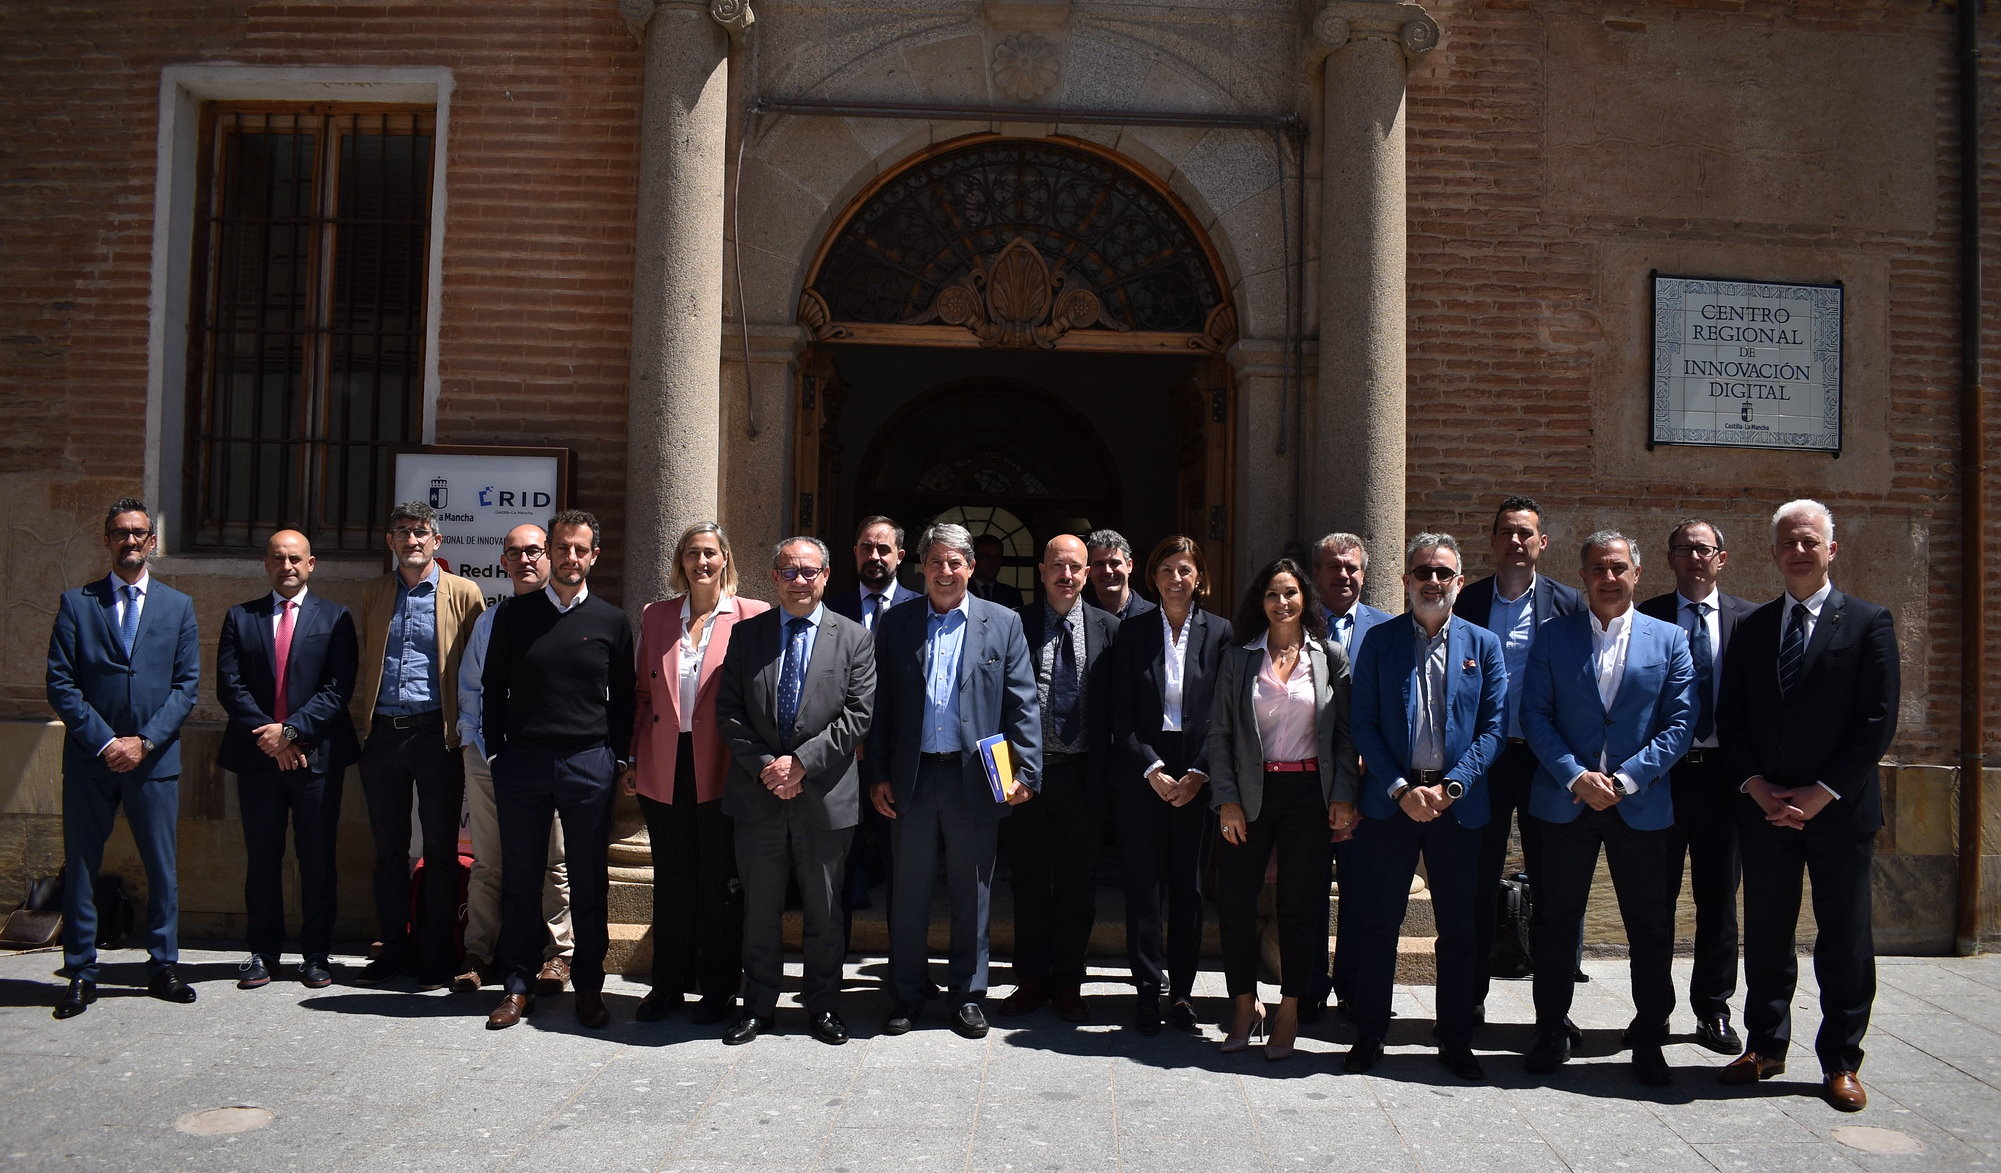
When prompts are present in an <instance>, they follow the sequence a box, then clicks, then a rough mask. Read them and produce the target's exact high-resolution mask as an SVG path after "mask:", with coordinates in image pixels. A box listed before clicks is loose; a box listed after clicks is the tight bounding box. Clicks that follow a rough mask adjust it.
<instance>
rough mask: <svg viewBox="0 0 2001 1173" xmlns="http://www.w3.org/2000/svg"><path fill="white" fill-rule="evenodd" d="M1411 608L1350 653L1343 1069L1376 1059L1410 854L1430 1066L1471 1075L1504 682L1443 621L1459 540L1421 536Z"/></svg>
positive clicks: (1491, 643)
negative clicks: (1348, 1012) (1428, 949)
mask: <svg viewBox="0 0 2001 1173" xmlns="http://www.w3.org/2000/svg"><path fill="white" fill-rule="evenodd" d="M1404 564H1405V566H1406V567H1407V568H1408V569H1407V570H1406V571H1405V573H1404V590H1405V593H1406V595H1407V597H1408V598H1409V600H1410V612H1409V614H1406V615H1399V616H1396V617H1394V618H1392V619H1390V620H1388V621H1386V622H1383V623H1379V624H1377V625H1376V627H1375V628H1374V630H1372V631H1370V632H1369V635H1368V637H1367V638H1366V639H1364V640H1363V641H1362V650H1361V652H1360V654H1359V655H1357V656H1356V657H1355V670H1354V700H1353V702H1352V709H1351V714H1352V720H1351V725H1352V726H1353V730H1354V737H1355V749H1356V750H1357V751H1358V752H1359V753H1360V754H1361V755H1362V763H1363V766H1364V774H1363V777H1362V801H1361V813H1362V823H1361V826H1360V827H1359V828H1357V830H1356V832H1355V841H1354V845H1353V846H1352V847H1350V848H1349V851H1350V852H1351V854H1359V856H1360V863H1361V867H1360V868H1359V869H1358V870H1359V871H1360V873H1361V876H1360V878H1361V880H1362V882H1361V883H1359V884H1357V885H1354V887H1355V888H1356V889H1357V892H1356V893H1355V894H1354V895H1356V896H1359V897H1360V899H1359V900H1354V901H1353V903H1352V904H1351V903H1350V900H1351V899H1352V897H1351V896H1350V894H1348V893H1345V892H1344V893H1343V897H1344V899H1343V901H1342V904H1343V907H1342V909H1341V915H1342V918H1343V919H1344V920H1345V919H1347V918H1348V917H1350V916H1357V915H1359V917H1360V920H1361V923H1360V924H1359V925H1357V926H1356V928H1355V930H1354V933H1353V935H1352V937H1351V939H1350V943H1351V949H1352V955H1353V963H1352V968H1353V969H1354V971H1355V972H1354V975H1353V981H1354V995H1353V996H1354V1001H1353V1017H1354V1019H1355V1025H1356V1029H1357V1031H1358V1032H1359V1033H1358V1034H1357V1036H1356V1039H1355V1045H1354V1047H1353V1048H1352V1049H1350V1050H1349V1052H1348V1057H1347V1059H1346V1060H1345V1062H1344V1063H1343V1066H1344V1067H1345V1068H1346V1069H1347V1070H1348V1071H1351V1072H1355V1073H1358V1074H1359V1073H1360V1072H1364V1071H1367V1070H1369V1069H1370V1068H1371V1067H1374V1066H1375V1065H1376V1062H1377V1061H1378V1060H1379V1059H1381V1058H1382V1056H1383V1036H1384V1035H1386V1034H1387V1033H1389V1026H1390V995H1391V992H1392V988H1393V986H1394V984H1395V981H1396V964H1397V958H1396V954H1397V929H1398V927H1399V926H1400V925H1402V924H1403V918H1404V911H1405V907H1406V905H1407V903H1408V901H1409V899H1410V878H1411V876H1412V874H1413V873H1414V872H1415V871H1416V870H1417V860H1418V856H1419V855H1420V854H1422V855H1423V857H1424V866H1425V872H1426V874H1427V875H1428V876H1429V877H1430V883H1431V905H1432V911H1433V913H1434V914H1435V916H1436V918H1437V921H1438V945H1437V950H1438V986H1437V990H1438V994H1437V1010H1436V1014H1437V1018H1436V1034H1437V1037H1438V1058H1439V1061H1440V1062H1442V1063H1443V1064H1445V1066H1446V1067H1447V1068H1448V1069H1449V1070H1451V1071H1452V1073H1453V1074H1454V1075H1457V1076H1459V1077H1460V1078H1462V1079H1482V1078H1484V1077H1485V1074H1486V1073H1485V1072H1484V1071H1482V1070H1481V1067H1480V1061H1479V1060H1478V1059H1476V1058H1475V1057H1474V1055H1473V1048H1472V1038H1473V1025H1474V1018H1473V1007H1474V984H1473V983H1474V976H1475V958H1474V955H1473V951H1474V942H1475V940H1476V935H1475V927H1474V921H1475V914H1476V913H1490V912H1491V908H1492V906H1491V905H1487V906H1477V905H1476V904H1475V891H1476V888H1477V877H1476V876H1475V874H1474V865H1475V862H1476V861H1477V859H1478V858H1479V847H1480V828H1481V827H1483V826H1485V825H1486V823H1487V787H1486V779H1487V771H1488V770H1489V769H1490V768H1491V767H1492V765H1493V762H1494V759H1495V758H1496V757H1497V756H1498V755H1499V754H1500V752H1501V739H1502V728H1503V726H1502V720H1503V713H1504V711H1505V709H1504V706H1505V704H1506V696H1507V688H1508V674H1507V668H1506V667H1505V665H1504V662H1503V660H1502V654H1501V641H1500V640H1499V639H1497V638H1496V637H1495V636H1494V634H1493V633H1492V632H1490V631H1487V630H1485V629H1484V628H1481V627H1477V626H1475V625H1474V624H1471V623H1468V622H1467V621H1466V620H1464V619H1461V618H1458V617H1456V616H1454V615H1453V613H1452V604H1453V601H1454V598H1455V596H1456V595H1457V594H1458V593H1459V585H1460V583H1462V582H1463V581H1465V580H1464V577H1463V576H1462V575H1461V573H1460V564H1459V543H1457V542H1456V541H1454V540H1453V539H1452V536H1451V535H1450V534H1435V533H1423V534H1419V535H1417V536H1416V537H1415V538H1412V539H1411V542H1410V546H1409V548H1408V550H1407V551H1406V554H1405V561H1404Z"/></svg>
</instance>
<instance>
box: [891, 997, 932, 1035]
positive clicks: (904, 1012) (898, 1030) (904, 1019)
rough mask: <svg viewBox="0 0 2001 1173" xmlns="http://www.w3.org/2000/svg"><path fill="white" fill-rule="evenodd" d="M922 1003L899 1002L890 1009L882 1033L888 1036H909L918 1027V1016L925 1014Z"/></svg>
mask: <svg viewBox="0 0 2001 1173" xmlns="http://www.w3.org/2000/svg"><path fill="white" fill-rule="evenodd" d="M923 1008H924V1004H923V1003H922V1002H904V1001H898V1002H897V1004H896V1005H895V1006H892V1007H890V1010H889V1017H888V1018H885V1019H883V1022H882V1033H884V1034H886V1035H907V1034H909V1033H910V1031H911V1029H912V1028H913V1027H915V1026H916V1025H917V1016H918V1014H920V1013H922V1012H923Z"/></svg>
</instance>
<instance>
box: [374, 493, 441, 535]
mask: <svg viewBox="0 0 2001 1173" xmlns="http://www.w3.org/2000/svg"><path fill="white" fill-rule="evenodd" d="M399 521H415V522H421V523H423V524H424V525H427V526H429V527H431V532H432V533H434V534H442V533H444V532H445V531H444V529H443V528H441V527H440V526H439V525H438V511H437V510H435V509H433V508H431V503H430V502H428V501H405V502H403V503H402V504H400V505H398V506H396V508H394V509H391V510H390V511H389V524H388V526H386V527H385V528H387V529H395V528H396V523H397V522H399Z"/></svg>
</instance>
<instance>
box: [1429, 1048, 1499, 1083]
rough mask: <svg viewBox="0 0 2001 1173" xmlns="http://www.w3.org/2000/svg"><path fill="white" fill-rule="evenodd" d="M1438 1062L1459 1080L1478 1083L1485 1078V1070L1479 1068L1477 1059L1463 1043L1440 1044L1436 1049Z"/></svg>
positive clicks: (1471, 1050) (1471, 1049)
mask: <svg viewBox="0 0 2001 1173" xmlns="http://www.w3.org/2000/svg"><path fill="white" fill-rule="evenodd" d="M1438 1061H1439V1062H1440V1063H1443V1064H1444V1065H1445V1069H1446V1070H1447V1071H1450V1072H1451V1073H1452V1074H1454V1075H1456V1076H1458V1077H1459V1078H1461V1079H1464V1080H1469V1081H1472V1082H1478V1081H1480V1080H1483V1079H1485V1078H1487V1069H1486V1068H1484V1067H1482V1066H1480V1060H1479V1057H1478V1056H1476V1055H1474V1054H1473V1048H1471V1047H1469V1046H1467V1045H1466V1044H1465V1043H1445V1044H1442V1045H1441V1046H1440V1047H1439V1048H1438Z"/></svg>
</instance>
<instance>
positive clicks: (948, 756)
mask: <svg viewBox="0 0 2001 1173" xmlns="http://www.w3.org/2000/svg"><path fill="white" fill-rule="evenodd" d="M917 756H918V757H920V758H923V759H924V760H925V761H927V762H950V763H952V764H953V765H955V766H956V765H958V764H959V756H960V755H959V754H958V753H957V752H953V753H921V754H918V755H917Z"/></svg>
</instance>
